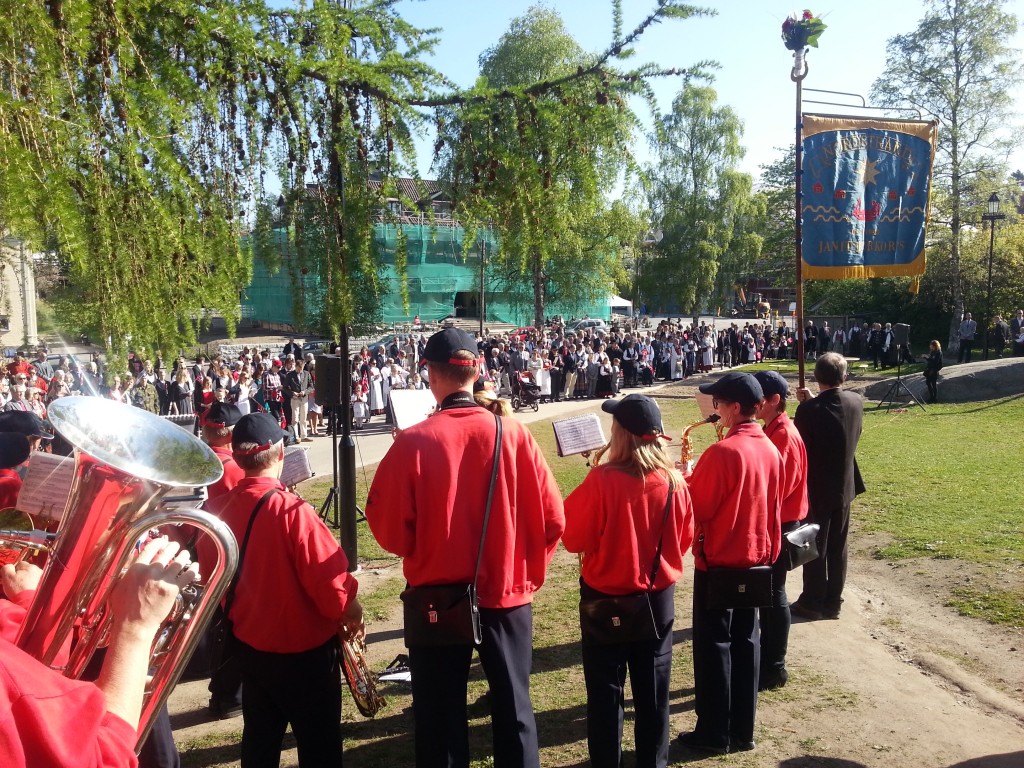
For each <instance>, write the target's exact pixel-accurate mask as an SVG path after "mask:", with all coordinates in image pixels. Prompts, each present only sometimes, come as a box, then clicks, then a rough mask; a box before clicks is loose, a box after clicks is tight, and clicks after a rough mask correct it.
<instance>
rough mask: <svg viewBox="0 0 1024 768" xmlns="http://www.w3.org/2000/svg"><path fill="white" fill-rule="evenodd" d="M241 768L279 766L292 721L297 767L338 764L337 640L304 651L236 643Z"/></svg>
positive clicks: (327, 767) (339, 708)
mask: <svg viewBox="0 0 1024 768" xmlns="http://www.w3.org/2000/svg"><path fill="white" fill-rule="evenodd" d="M239 646H240V650H239V656H240V658H241V666H242V684H243V686H244V687H245V696H244V698H243V699H242V718H243V721H244V724H243V727H242V766H243V768H277V766H278V765H279V764H280V762H281V740H282V739H283V738H284V735H285V731H286V730H287V728H288V724H289V723H290V724H291V726H292V733H293V734H294V736H295V741H296V743H297V746H298V752H299V766H300V767H301V768H321V767H322V768H338V766H340V765H341V648H340V646H339V645H338V640H337V638H334V637H332V638H331V639H330V640H328V641H327V642H326V643H324V644H323V645H321V646H318V647H317V648H313V649H311V650H308V651H303V652H302V653H265V652H263V651H257V650H256V649H255V648H252V647H251V646H248V645H246V644H245V643H241V642H240V643H239Z"/></svg>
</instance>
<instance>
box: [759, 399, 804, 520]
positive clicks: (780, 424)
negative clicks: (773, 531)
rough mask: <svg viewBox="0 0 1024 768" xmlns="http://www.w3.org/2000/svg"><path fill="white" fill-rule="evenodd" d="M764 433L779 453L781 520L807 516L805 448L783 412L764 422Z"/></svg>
mask: <svg viewBox="0 0 1024 768" xmlns="http://www.w3.org/2000/svg"><path fill="white" fill-rule="evenodd" d="M764 433H765V434H766V435H768V439H769V440H771V441H772V445H774V446H775V447H776V448H778V450H779V453H780V454H782V463H783V466H784V469H783V472H782V522H784V523H793V522H796V521H798V520H803V519H804V518H805V517H807V448H806V447H805V446H804V439H803V438H802V437H800V433H799V432H797V430H796V425H794V424H793V422H792V421H790V419H789V416H788V415H787V414H786V412H785V411H783V412H782V413H780V414H779V416H778V418H776V419H774V420H773V421H772V422H770V423H768V424H765V425H764Z"/></svg>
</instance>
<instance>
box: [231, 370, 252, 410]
mask: <svg viewBox="0 0 1024 768" xmlns="http://www.w3.org/2000/svg"><path fill="white" fill-rule="evenodd" d="M255 389H256V387H254V386H253V384H252V379H251V378H250V376H249V372H248V371H246V370H244V369H243V370H242V372H241V373H239V374H238V383H237V384H235V386H233V387H232V388H231V390H230V391H231V400H232V402H234V404H235V405H237V406H238V410H239V411H240V412H241V414H242V415H243V416H245V415H246V414H247V413H249V411H250V410H251V409H250V407H249V398H250V397H252V395H253V392H254V391H255Z"/></svg>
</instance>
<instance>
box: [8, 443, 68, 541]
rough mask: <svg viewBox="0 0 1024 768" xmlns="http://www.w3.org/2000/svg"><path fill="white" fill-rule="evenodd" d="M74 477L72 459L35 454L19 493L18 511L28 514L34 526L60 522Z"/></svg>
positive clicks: (36, 452)
mask: <svg viewBox="0 0 1024 768" xmlns="http://www.w3.org/2000/svg"><path fill="white" fill-rule="evenodd" d="M74 478H75V460H74V458H73V457H71V456H57V455H55V454H52V453H42V452H41V451H35V452H34V453H33V454H32V457H31V459H30V460H29V463H28V471H27V472H26V473H25V480H24V482H23V483H22V485H21V491H20V492H19V493H18V509H20V510H21V511H22V512H27V513H28V514H29V515H31V516H32V518H33V520H35V521H36V524H37V525H38V524H39V521H40V520H53V521H55V522H60V519H61V518H62V517H63V516H64V508H65V507H66V506H67V504H68V496H70V495H71V482H72V480H74Z"/></svg>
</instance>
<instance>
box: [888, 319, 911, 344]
mask: <svg viewBox="0 0 1024 768" xmlns="http://www.w3.org/2000/svg"><path fill="white" fill-rule="evenodd" d="M892 340H893V341H895V342H896V343H897V344H899V345H900V346H901V347H905V346H907V345H909V344H910V326H909V325H907V324H906V323H893V326H892Z"/></svg>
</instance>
